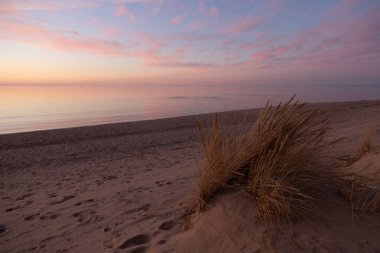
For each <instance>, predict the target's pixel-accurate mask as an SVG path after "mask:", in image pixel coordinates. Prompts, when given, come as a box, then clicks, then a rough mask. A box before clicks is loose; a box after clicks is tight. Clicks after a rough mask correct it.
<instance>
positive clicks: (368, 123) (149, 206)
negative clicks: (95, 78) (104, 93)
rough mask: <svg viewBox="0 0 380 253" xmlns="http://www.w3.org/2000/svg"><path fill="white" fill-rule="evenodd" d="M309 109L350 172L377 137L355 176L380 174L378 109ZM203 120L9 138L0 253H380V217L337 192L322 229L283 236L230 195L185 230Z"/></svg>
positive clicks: (302, 227)
mask: <svg viewBox="0 0 380 253" xmlns="http://www.w3.org/2000/svg"><path fill="white" fill-rule="evenodd" d="M310 106H319V107H320V108H321V109H322V110H324V111H325V112H326V113H327V116H328V118H329V120H330V126H331V131H330V133H329V136H328V139H330V140H333V139H336V138H341V137H345V138H346V139H345V140H344V141H342V142H340V143H337V144H335V145H331V146H330V147H329V150H326V154H329V155H331V156H334V157H337V158H339V159H341V160H342V161H343V160H344V159H346V158H347V157H349V156H350V155H352V154H353V153H354V152H355V150H357V149H358V147H359V146H360V144H361V142H362V140H363V138H364V136H365V135H366V134H367V132H368V131H371V135H370V138H371V145H372V146H371V147H372V148H371V150H370V151H369V152H368V153H366V154H365V155H364V156H363V157H362V159H360V160H359V161H358V162H357V163H355V164H354V165H353V166H351V167H350V169H351V170H360V168H362V167H363V166H365V167H366V168H369V170H371V171H372V172H376V171H380V101H359V102H345V103H325V104H318V105H317V104H314V105H310ZM228 115H229V116H230V117H232V118H233V119H234V120H235V121H236V122H239V121H240V119H241V117H243V115H244V113H243V112H241V111H237V112H230V113H228ZM201 118H202V119H204V120H205V119H208V118H210V115H203V116H201ZM195 119H196V117H194V116H187V117H178V118H171V119H161V120H152V121H140V122H131V123H120V124H109V125H101V126H91V127H80V128H71V129H59V130H49V131H39V132H30V133H19V134H8V135H1V136H0V166H1V169H0V172H1V173H0V177H1V178H0V199H1V202H0V252H135V253H136V252H380V240H379V238H380V214H375V215H372V216H369V215H361V216H360V217H358V216H357V215H355V214H353V212H352V209H351V204H350V202H349V201H347V200H345V199H343V198H342V197H341V196H340V195H339V194H338V193H337V192H334V191H326V193H322V194H323V195H326V196H325V197H326V202H325V204H324V205H323V206H321V210H322V211H323V212H324V214H325V216H324V217H319V218H310V219H305V220H301V221H299V222H297V223H296V224H285V225H283V226H281V227H280V228H268V227H267V226H264V225H263V224H261V223H260V222H259V221H258V219H257V216H256V212H255V203H254V202H252V201H250V200H248V199H247V198H246V197H244V196H242V195H241V194H238V193H230V194H226V195H223V196H219V197H218V198H217V200H215V201H213V202H212V203H211V204H210V206H209V207H208V209H207V210H206V212H204V213H202V214H201V215H199V216H196V217H193V219H192V220H191V224H192V226H191V227H190V228H188V229H186V230H185V229H184V227H183V226H182V224H183V222H182V221H183V219H181V215H182V214H183V212H184V209H185V208H186V207H187V206H188V205H189V203H190V202H191V197H192V193H193V190H194V186H195V184H194V181H195V177H196V175H197V170H198V166H199V163H200V159H201V147H200V143H199V140H198V136H197V131H196V128H195ZM321 159H324V158H323V157H321ZM363 164H365V165H363ZM375 174H376V173H374V175H375Z"/></svg>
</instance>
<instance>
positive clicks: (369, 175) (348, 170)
mask: <svg viewBox="0 0 380 253" xmlns="http://www.w3.org/2000/svg"><path fill="white" fill-rule="evenodd" d="M372 132H373V129H372V130H369V131H368V132H367V134H366V135H365V136H364V139H363V141H362V143H361V144H360V146H359V148H358V150H357V151H356V152H355V153H354V155H353V156H352V157H351V158H350V159H349V162H348V163H347V164H346V167H345V168H344V171H345V173H344V174H343V178H342V183H341V184H340V191H341V193H342V194H343V196H344V197H345V198H346V199H348V200H350V201H351V204H352V209H353V211H355V212H356V213H366V214H374V213H377V212H380V171H375V170H373V169H370V168H369V164H367V165H366V164H365V163H361V162H360V161H361V159H362V158H363V156H364V155H365V154H367V153H368V152H370V151H371V144H370V139H371V133H372ZM352 167H354V168H355V169H354V172H352Z"/></svg>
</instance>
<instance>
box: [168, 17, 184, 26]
mask: <svg viewBox="0 0 380 253" xmlns="http://www.w3.org/2000/svg"><path fill="white" fill-rule="evenodd" d="M182 21H183V17H182V16H180V15H177V16H175V17H172V18H171V19H170V23H172V24H173V25H178V24H179V23H181V22H182Z"/></svg>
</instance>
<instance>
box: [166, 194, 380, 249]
mask: <svg viewBox="0 0 380 253" xmlns="http://www.w3.org/2000/svg"><path fill="white" fill-rule="evenodd" d="M321 211H322V212H323V213H325V214H328V216H327V215H326V216H325V217H320V218H314V219H310V218H309V219H307V220H306V219H305V220H301V221H299V222H298V223H296V224H285V225H282V226H281V227H272V228H269V227H267V226H265V225H263V224H261V223H260V222H259V219H258V217H257V215H256V214H257V209H256V206H255V204H254V202H253V201H251V200H250V199H248V198H247V197H245V196H243V195H242V194H239V193H232V194H228V195H224V196H220V197H218V199H217V200H216V201H215V202H214V203H213V204H211V205H210V207H209V209H208V210H207V211H205V212H204V213H202V214H201V215H200V216H198V217H194V218H193V220H192V222H193V227H192V228H190V229H188V230H187V231H185V232H183V233H181V234H178V235H176V236H174V237H173V238H172V239H171V243H170V244H169V245H168V248H169V249H171V250H172V252H376V250H378V249H380V241H379V240H378V233H379V228H380V214H377V215H374V216H362V217H360V218H357V217H353V214H352V209H351V206H350V203H349V202H348V201H346V200H344V199H343V198H342V197H341V196H340V195H339V194H337V193H328V194H327V196H326V201H325V202H324V204H323V206H321ZM179 249H180V250H179Z"/></svg>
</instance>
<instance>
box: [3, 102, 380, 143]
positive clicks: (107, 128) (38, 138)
mask: <svg viewBox="0 0 380 253" xmlns="http://www.w3.org/2000/svg"><path fill="white" fill-rule="evenodd" d="M379 103H380V100H360V101H346V102H323V103H307V106H313V107H314V106H321V107H322V108H323V109H325V108H326V107H328V106H342V107H344V106H347V105H365V104H370V105H374V104H379ZM259 109H260V108H252V109H243V110H233V111H224V112H214V113H206V114H198V115H186V116H176V117H168V118H158V119H148V120H139V121H128V122H119V123H107V124H99V125H88V126H78V127H69V128H58V129H47V130H38V131H30V132H17V133H8V134H1V135H0V150H4V149H8V148H10V147H27V146H28V147H29V146H33V145H34V144H36V143H38V144H42V145H50V144H55V143H62V142H65V143H69V142H71V141H79V140H88V139H104V138H116V137H118V136H125V135H135V134H144V133H151V132H157V131H159V132H161V131H170V130H173V129H181V128H193V127H194V126H195V122H196V120H197V119H198V118H200V119H202V120H209V119H211V117H212V116H213V115H215V114H223V115H226V116H227V117H229V118H233V119H235V120H236V121H239V120H241V119H242V118H243V117H244V115H245V113H246V112H247V111H252V112H257V111H258V110H259ZM326 110H328V109H327V108H326Z"/></svg>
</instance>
